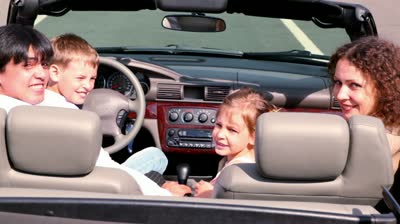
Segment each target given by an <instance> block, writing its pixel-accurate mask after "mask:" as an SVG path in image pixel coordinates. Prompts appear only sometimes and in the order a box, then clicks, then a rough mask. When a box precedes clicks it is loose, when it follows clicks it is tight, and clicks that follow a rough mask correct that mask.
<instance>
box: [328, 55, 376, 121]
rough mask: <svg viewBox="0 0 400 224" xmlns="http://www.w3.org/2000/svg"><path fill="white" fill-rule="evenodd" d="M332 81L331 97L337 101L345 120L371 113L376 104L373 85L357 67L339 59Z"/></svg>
mask: <svg viewBox="0 0 400 224" xmlns="http://www.w3.org/2000/svg"><path fill="white" fill-rule="evenodd" d="M333 79H334V82H335V83H334V88H333V95H334V96H335V98H336V99H337V100H338V101H339V103H340V107H341V109H342V112H343V114H344V117H345V118H346V119H349V118H350V117H351V116H353V115H356V114H361V115H369V114H370V113H371V112H373V110H374V108H375V104H376V91H375V87H374V84H373V83H372V81H371V80H369V79H367V76H366V75H364V74H363V73H362V72H361V71H360V70H359V69H358V68H357V67H355V66H354V65H353V64H352V63H350V62H349V61H348V60H346V59H340V60H339V61H338V63H337V65H336V70H335V75H334V78H333Z"/></svg>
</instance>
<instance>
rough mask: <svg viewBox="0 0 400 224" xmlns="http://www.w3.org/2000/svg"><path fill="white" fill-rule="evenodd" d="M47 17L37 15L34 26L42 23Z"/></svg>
mask: <svg viewBox="0 0 400 224" xmlns="http://www.w3.org/2000/svg"><path fill="white" fill-rule="evenodd" d="M46 17H47V16H45V15H38V17H37V18H36V20H35V24H34V26H36V25H38V24H39V23H40V22H42V21H43V20H44V19H45V18H46Z"/></svg>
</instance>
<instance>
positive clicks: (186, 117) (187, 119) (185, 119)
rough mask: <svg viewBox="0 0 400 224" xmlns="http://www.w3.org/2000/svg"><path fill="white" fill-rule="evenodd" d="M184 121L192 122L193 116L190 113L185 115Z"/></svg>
mask: <svg viewBox="0 0 400 224" xmlns="http://www.w3.org/2000/svg"><path fill="white" fill-rule="evenodd" d="M183 120H184V121H185V122H191V121H192V120H193V114H192V113H190V112H187V113H185V115H183Z"/></svg>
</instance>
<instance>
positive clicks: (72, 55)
mask: <svg viewBox="0 0 400 224" xmlns="http://www.w3.org/2000/svg"><path fill="white" fill-rule="evenodd" d="M51 44H52V46H53V51H54V56H53V60H52V63H51V64H50V66H49V74H50V79H49V84H48V87H47V89H48V90H51V91H46V92H45V99H46V100H45V101H44V102H43V103H41V105H46V104H47V105H52V106H54V105H58V104H60V103H61V104H63V105H68V104H69V105H70V106H71V108H75V109H76V108H77V107H76V106H75V105H82V104H83V103H84V101H85V99H86V97H87V95H88V94H89V93H90V91H92V90H93V88H94V83H95V80H96V77H97V69H98V67H99V55H98V54H97V52H96V50H95V49H94V48H93V47H92V46H91V45H90V44H89V43H88V42H87V41H86V40H84V39H83V38H81V37H79V36H77V35H75V34H71V33H67V34H63V35H60V36H58V37H55V38H53V39H52V40H51ZM67 102H69V103H67ZM72 104H75V105H72ZM60 106H61V107H65V106H62V105H60ZM122 165H124V166H127V167H129V168H131V169H135V170H137V171H139V172H141V173H143V174H146V173H149V172H151V171H155V172H157V173H160V174H162V173H164V171H165V169H166V167H167V165H168V159H167V157H166V156H165V155H164V153H163V152H162V151H161V150H160V149H158V148H155V147H148V148H146V149H143V150H141V151H139V152H137V153H135V154H133V155H132V156H131V157H129V158H128V159H127V160H126V161H125V162H124V163H123V164H122Z"/></svg>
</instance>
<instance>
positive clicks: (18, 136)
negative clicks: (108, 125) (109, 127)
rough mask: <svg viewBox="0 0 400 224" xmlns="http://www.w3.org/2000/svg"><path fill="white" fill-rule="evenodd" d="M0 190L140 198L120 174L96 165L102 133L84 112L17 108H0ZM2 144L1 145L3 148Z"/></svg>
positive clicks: (95, 118)
mask: <svg viewBox="0 0 400 224" xmlns="http://www.w3.org/2000/svg"><path fill="white" fill-rule="evenodd" d="M0 138H2V139H1V142H0V150H1V151H0V153H1V155H0V186H1V187H21V188H41V189H59V190H73V191H89V192H102V193H118V194H141V192H140V189H139V187H138V185H137V183H136V181H135V180H134V179H133V178H132V177H131V176H130V175H129V174H128V173H126V172H125V171H122V170H119V169H114V168H105V167H96V166H95V164H96V161H97V157H98V155H99V151H100V147H101V142H102V133H101V130H100V119H99V118H98V116H97V115H96V114H94V113H93V112H89V111H81V110H74V109H66V108H56V107H40V106H18V107H15V108H13V109H11V110H10V111H9V113H8V115H7V114H6V112H5V111H4V110H0ZM5 142H6V144H5Z"/></svg>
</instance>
